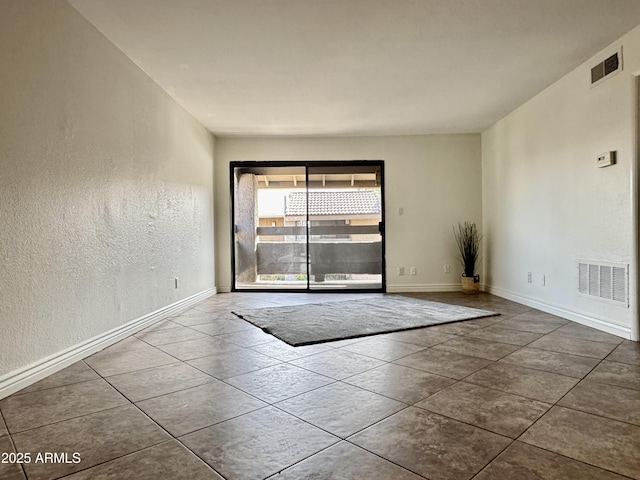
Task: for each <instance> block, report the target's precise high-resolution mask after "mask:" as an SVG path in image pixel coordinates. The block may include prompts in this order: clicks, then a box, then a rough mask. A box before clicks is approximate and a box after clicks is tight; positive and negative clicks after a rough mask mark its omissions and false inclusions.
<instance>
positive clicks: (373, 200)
mask: <svg viewBox="0 0 640 480" xmlns="http://www.w3.org/2000/svg"><path fill="white" fill-rule="evenodd" d="M307 175H308V182H309V185H308V187H309V188H308V192H307V198H308V216H309V232H308V234H309V246H308V248H309V275H310V276H309V288H310V289H312V290H321V289H350V290H357V289H367V290H370V289H381V288H382V286H383V278H382V274H383V272H382V268H383V261H382V258H383V246H382V232H381V230H382V225H383V224H382V221H383V218H382V188H381V182H382V166H381V165H380V164H368V165H366V164H365V165H363V164H354V165H344V164H341V163H338V162H336V163H335V164H330V165H327V164H324V165H319V166H312V165H309V166H308V168H307Z"/></svg>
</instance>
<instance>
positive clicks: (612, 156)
mask: <svg viewBox="0 0 640 480" xmlns="http://www.w3.org/2000/svg"><path fill="white" fill-rule="evenodd" d="M615 163H616V152H615V150H614V151H612V152H605V153H603V154H602V155H598V168H602V167H608V166H609V165H614V164H615Z"/></svg>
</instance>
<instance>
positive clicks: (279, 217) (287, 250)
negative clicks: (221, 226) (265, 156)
mask: <svg viewBox="0 0 640 480" xmlns="http://www.w3.org/2000/svg"><path fill="white" fill-rule="evenodd" d="M233 187H234V195H233V198H234V206H233V216H234V220H233V221H234V235H233V236H234V252H235V254H234V267H235V268H234V270H235V289H237V290H247V289H251V290H254V289H266V290H290V289H294V290H295V289H307V286H308V285H307V269H308V267H307V258H308V255H307V227H306V210H307V204H306V171H305V167H304V166H283V167H272V166H269V167H261V166H242V167H237V166H236V167H234V168H233ZM291 195H293V196H294V197H295V205H291V206H290V208H294V209H295V212H296V215H286V211H287V199H288V197H289V196H291Z"/></svg>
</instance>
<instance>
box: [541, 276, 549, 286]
mask: <svg viewBox="0 0 640 480" xmlns="http://www.w3.org/2000/svg"><path fill="white" fill-rule="evenodd" d="M546 284H547V279H546V277H545V276H544V275H541V276H540V285H542V286H543V287H544V286H545V285H546Z"/></svg>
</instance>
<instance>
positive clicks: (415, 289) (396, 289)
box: [387, 283, 462, 293]
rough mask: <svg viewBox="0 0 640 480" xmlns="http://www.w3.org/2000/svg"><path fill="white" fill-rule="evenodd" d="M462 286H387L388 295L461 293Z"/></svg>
mask: <svg viewBox="0 0 640 480" xmlns="http://www.w3.org/2000/svg"><path fill="white" fill-rule="evenodd" d="M461 291H462V285H461V284H459V283H426V284H422V285H416V284H415V283H411V284H400V285H399V284H395V285H387V293H421V292H426V293H429V292H461Z"/></svg>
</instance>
